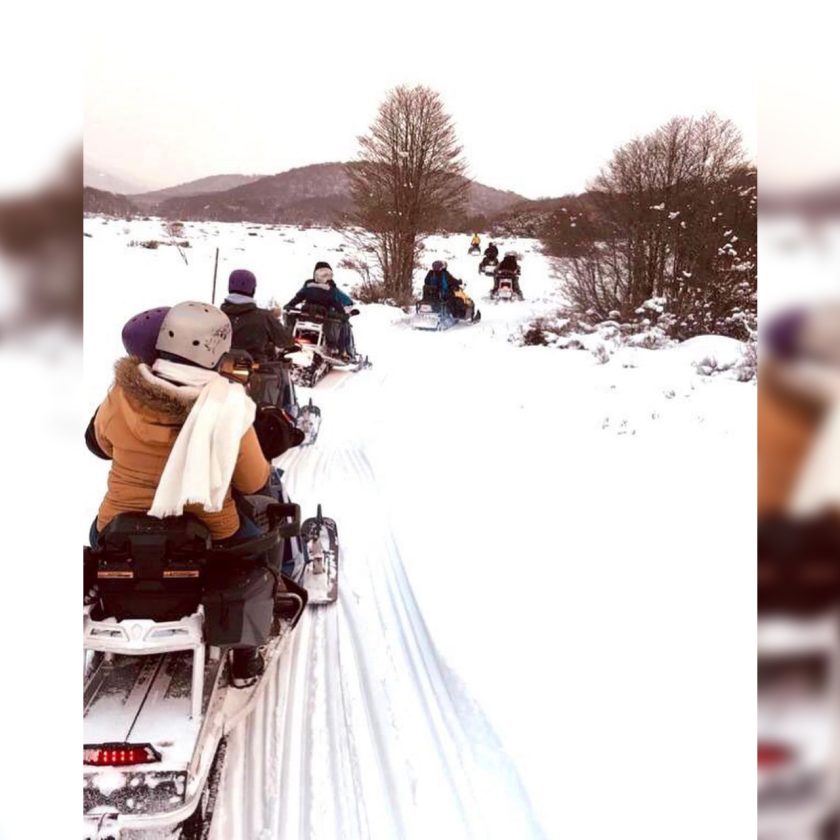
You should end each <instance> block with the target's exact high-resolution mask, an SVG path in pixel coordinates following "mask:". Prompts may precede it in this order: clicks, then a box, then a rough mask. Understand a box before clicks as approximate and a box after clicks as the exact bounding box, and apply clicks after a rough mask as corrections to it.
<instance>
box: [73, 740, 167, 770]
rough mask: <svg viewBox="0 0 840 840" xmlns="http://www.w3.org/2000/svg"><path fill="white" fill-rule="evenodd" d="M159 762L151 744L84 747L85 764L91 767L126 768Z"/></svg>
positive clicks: (158, 756) (158, 757)
mask: <svg viewBox="0 0 840 840" xmlns="http://www.w3.org/2000/svg"><path fill="white" fill-rule="evenodd" d="M153 761H160V753H159V752H158V751H157V750H156V749H155V748H154V747H153V746H152V745H151V744H99V745H97V746H93V745H90V744H86V745H85V760H84V763H85V764H90V765H92V766H93V767H127V766H128V765H130V764H150V763H151V762H153Z"/></svg>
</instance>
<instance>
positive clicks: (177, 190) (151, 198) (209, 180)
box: [131, 175, 264, 208]
mask: <svg viewBox="0 0 840 840" xmlns="http://www.w3.org/2000/svg"><path fill="white" fill-rule="evenodd" d="M262 177H264V176H263V175H210V176H208V177H206V178H199V179H198V180H197V181H187V182H185V183H183V184H178V185H177V186H175V187H166V188H165V189H162V190H152V191H151V192H144V193H140V194H139V195H132V196H131V200H132V201H134V202H135V203H136V204H138V205H139V206H140V207H148V208H151V207H155V206H156V205H158V204H160V203H161V202H163V201H166V200H167V199H169V198H183V197H185V196H195V195H205V194H207V193H215V192H224V191H225V190H231V189H234V188H235V187H239V186H242V185H243V184H251V183H253V182H254V181H258V180H259V179H260V178H262Z"/></svg>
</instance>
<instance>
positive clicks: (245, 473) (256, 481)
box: [94, 357, 271, 540]
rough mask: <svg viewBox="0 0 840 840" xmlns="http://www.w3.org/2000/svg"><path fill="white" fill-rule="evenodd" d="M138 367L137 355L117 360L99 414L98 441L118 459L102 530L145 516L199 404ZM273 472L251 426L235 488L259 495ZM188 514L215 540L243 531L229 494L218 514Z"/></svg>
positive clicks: (188, 509) (196, 509)
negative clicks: (130, 516) (127, 517)
mask: <svg viewBox="0 0 840 840" xmlns="http://www.w3.org/2000/svg"><path fill="white" fill-rule="evenodd" d="M137 366H138V360H137V359H135V358H132V357H125V358H123V359H120V360H119V361H118V362H117V364H116V367H115V379H114V386H113V388H112V389H111V390H110V391H109V393H108V396H107V397H106V398H105V401H104V402H103V403H102V405H100V406H99V409H98V410H97V412H96V419H95V421H94V431H95V434H96V440H97V442H98V443H99V446H100V447H101V448H102V450H103V451H104V452H105V453H107V454H108V455H110V456H111V458H112V459H113V461H112V463H111V471H110V472H109V473H108V492H107V494H106V495H105V498H104V500H103V501H102V504H101V505H100V508H99V516H98V517H97V520H96V527H97V530H99V531H101V530H102V529H103V528H104V527H105V526H106V525H107V524H108V523H109V522H110V521H111V520H112V519H113V518H114V517H115V516H116V515H117V514H118V513H124V512H128V511H143V512H145V511H147V510H148V509H149V508H150V507H151V505H152V500H153V499H154V496H155V490H156V489H157V486H158V482H159V481H160V477H161V475H162V473H163V468H164V467H165V466H166V461H167V458H168V457H169V452H170V451H171V449H172V447H173V446H174V444H175V439H176V438H177V437H178V432H179V431H180V429H181V426H182V425H183V423H184V421H185V420H186V419H187V415H188V414H189V412H190V409H191V408H192V404H193V402H194V399H193V398H188V397H183V396H181V395H176V394H175V393H173V392H172V390H166V389H165V388H164V387H160V388H159V387H157V386H156V385H154V384H153V383H151V382H149V381H148V380H146V379H145V378H144V377H143V376H142V375H141V373H140V371H139V370H138V367H137ZM270 470H271V467H270V465H269V463H268V461H266V459H265V457H264V456H263V453H262V449H260V444H259V441H258V440H257V435H256V433H255V432H254V427H253V426H251V428H249V429H248V431H247V432H246V433H245V434H244V435H243V436H242V442H241V443H240V445H239V457H238V459H237V462H236V467H235V469H234V471H233V479H232V482H231V483H232V486H233V487H235V488H236V489H237V490H239V491H240V492H242V493H255V492H256V491H257V490H259V489H260V488H261V487H263V486H264V485H265V483H266V482H267V481H268V476H269V472H270ZM184 510H185V512H189V513H194V514H196V516H198V517H199V518H200V519H202V520H203V521H204V522H205V523H206V524H207V526H208V527H209V528H210V533H211V534H212V536H213V539H215V540H220V539H224V538H225V537H230V536H231V535H233V534H234V533H236V531H237V529H238V528H239V514H238V513H237V511H236V506H235V504H234V502H233V499H232V497H231V493H230V490H228V492H227V495H226V497H225V502H224V505H223V507H222V510H220V511H218V512H217V513H207V512H206V511H205V510H204V508H202V507H201V506H200V505H188V506H187V507H186V508H184Z"/></svg>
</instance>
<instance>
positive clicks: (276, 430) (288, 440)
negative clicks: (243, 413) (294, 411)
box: [254, 403, 306, 461]
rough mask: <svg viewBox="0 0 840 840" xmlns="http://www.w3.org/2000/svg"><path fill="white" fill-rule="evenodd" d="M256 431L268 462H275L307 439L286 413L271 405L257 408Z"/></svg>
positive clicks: (265, 404)
mask: <svg viewBox="0 0 840 840" xmlns="http://www.w3.org/2000/svg"><path fill="white" fill-rule="evenodd" d="M254 431H255V432H256V433H257V440H258V441H259V442H260V448H261V449H262V451H263V455H264V456H265V459H266V460H267V461H272V460H274V459H275V458H277V457H279V456H280V455H282V454H283V453H284V452H285V451H286V450H288V449H291V448H292V447H293V446H300V444H302V443H303V441H304V439H305V438H306V435H305V434H304V433H303V432H302V431H301V430H300V429H298V428H297V426H295V424H294V423H293V422H292V421H291V419H289V417H288V415H287V414H286V413H285V412H284V411H282V410H281V409H279V408H277V406H276V405H271V404H270V403H260V404H259V405H258V406H257V413H256V415H255V416H254Z"/></svg>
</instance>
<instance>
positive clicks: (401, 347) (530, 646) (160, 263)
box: [81, 217, 755, 840]
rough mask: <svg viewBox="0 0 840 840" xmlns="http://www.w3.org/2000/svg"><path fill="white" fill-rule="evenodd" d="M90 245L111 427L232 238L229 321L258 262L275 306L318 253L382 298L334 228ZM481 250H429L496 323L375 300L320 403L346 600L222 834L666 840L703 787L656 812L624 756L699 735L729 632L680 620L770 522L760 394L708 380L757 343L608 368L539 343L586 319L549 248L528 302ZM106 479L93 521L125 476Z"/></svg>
mask: <svg viewBox="0 0 840 840" xmlns="http://www.w3.org/2000/svg"><path fill="white" fill-rule="evenodd" d="M84 228H85V232H86V233H88V234H90V237H88V238H86V239H85V307H86V312H85V337H84V342H85V398H86V401H87V404H88V405H89V406H90V410H91V411H93V409H94V407H95V406H96V405H97V404H98V403H99V402H100V401H101V399H102V397H103V395H104V393H105V391H106V389H107V387H108V385H109V383H110V379H111V369H112V365H113V362H114V360H115V358H117V357H118V356H119V355H120V354H121V350H122V348H121V343H120V329H121V327H122V324H123V323H124V321H125V320H127V318H128V317H129V316H131V315H133V314H134V313H136V312H137V311H139V310H141V309H145V308H149V307H152V306H158V305H164V304H172V303H175V302H177V301H180V300H185V299H204V300H209V299H210V295H211V286H212V275H213V258H214V252H215V248H216V247H219V248H220V260H219V271H218V289H217V292H216V299H215V300H216V303H217V304H218V303H220V302H221V300H222V299H223V298H224V293H225V288H226V278H227V275H228V273H229V272H230V271H231V270H232V269H234V268H249V269H251V270H253V271H254V272H255V273H256V275H257V278H258V283H259V285H258V290H257V299H258V300H259V301H261V302H264V303H265V302H267V301H268V300H269V299H270V298H273V299H276V300H277V301H279V302H280V303H284V302H285V301H286V300H288V299H289V298H290V297H291V296H292V295H293V294H294V292H295V291H296V290H297V289H298V288H299V286H300V285H301V284H302V282H303V280H304V279H305V278H306V277H309V276H311V271H312V268H313V265H314V263H315V262H316V260H320V259H325V260H327V261H329V262H330V263H331V264H332V266H333V268H334V269H335V270H336V280H337V282H338V284H339V286H342V287H344V288H345V289H349V288H350V287H352V286H353V285H354V284H355V282H356V278H355V277H354V276H353V275H352V273H350V272H347V271H342V270H341V269H340V268H338V263H339V262H340V260H341V258H342V256H345V255H347V254H348V252H347V251H345V246H343V245H342V244H341V237H340V234H338V233H336V232H333V231H325V230H308V231H300V230H298V229H296V228H291V227H282V228H272V227H262V226H258V225H235V224H231V225H226V224H215V223H189V224H186V225H185V229H184V235H183V237H181V238H183V239H185V240H187V241H188V242H189V245H190V247H188V248H184V249H183V250H182V251H180V252H179V250H178V249H177V248H176V247H174V246H172V245H165V244H162V245H160V247H158V248H157V249H155V250H151V249H147V248H143V247H137V246H132V245H131V243H132V242H137V241H143V240H151V239H160V240H166V236H165V235H164V234H163V232H162V225H161V223H160V222H159V221H156V220H151V221H146V222H131V223H125V222H118V221H113V220H110V221H109V220H104V219H101V218H96V217H91V218H87V219H85V222H84ZM467 244H468V239H467V237H463V236H462V237H458V236H452V237H434V238H432V239H431V240H429V242H428V243H427V257H428V262H431V260H432V259H435V258H443V259H447V260H448V261H449V267H450V270H452V272H453V273H454V274H455V275H456V276H458V277H461V278H463V279H465V280H466V281H467V282H468V287H467V291H468V292H469V293H470V294H471V295H472V296H473V297H474V298H475V299H476V300H477V302H478V305H479V307H480V308H481V310H482V315H483V317H482V320H481V322H480V323H479V324H478V325H476V326H471V327H456V328H454V329H452V330H450V331H448V332H445V333H439V334H438V333H422V332H418V331H413V330H411V329H410V328H409V326H408V323H407V316H405V315H404V314H403V313H402V312H401V311H400V310H397V309H393V308H388V307H384V306H378V305H371V306H365V307H361V309H362V314H361V315H360V316H358V317H357V318H355V319H354V322H353V323H354V329H355V337H356V344H357V347H358V349H359V350H360V351H361V352H362V353H366V354H368V355H369V356H370V359H371V361H372V362H373V367H372V368H371V369H370V370H366V371H363V372H361V373H358V374H355V375H352V374H343V373H332V374H330V375H329V376H328V377H327V378H326V379H325V380H324V381H323V382H322V383H321V384H319V385H318V386H317V387H316V388H315V389H313V390H312V392H311V394H312V396H313V398H314V401H315V403H316V404H318V405H319V406H320V407H321V409H322V411H323V425H322V428H321V434H320V437H319V439H318V442H317V444H316V445H315V446H314V447H313V448H311V449H305V450H293V451H292V452H289V453H287V454H286V455H284V456H283V457H282V458H281V459H279V461H278V464H279V465H280V466H281V467H282V468H283V469H284V470H286V480H287V482H288V486H289V488H290V491H291V494H292V498H293V499H294V500H295V501H298V502H299V503H300V504H301V507H302V509H303V511H304V514H305V515H306V514H308V513H309V512H311V511H312V510H314V506H315V504H316V503H318V502H322V503H323V505H324V511H325V513H326V514H327V515H329V516H332V517H334V518H335V519H336V520H337V522H338V526H339V529H340V534H341V539H342V547H343V557H344V565H343V572H342V575H343V577H342V581H341V592H340V596H339V602H338V604H337V605H335V606H334V607H330V608H328V609H325V610H321V611H318V612H315V611H311V612H309V613H307V615H306V616H305V618H304V620H303V621H302V622H301V625H300V627H299V631H298V632H297V634H296V636H295V638H294V639H293V645H292V650H291V653H290V655H289V657H287V658H286V659H285V660H284V661H283V662H281V663H280V667H279V668H278V671H277V673H276V675H274V676H272V677H271V680H270V682H269V683H268V685H267V686H266V691H265V694H264V696H263V698H262V701H261V703H260V705H259V707H258V708H257V710H256V711H255V713H254V715H253V717H252V718H251V720H250V721H249V722H248V724H247V725H246V726H245V727H243V728H242V729H241V730H240V731H238V732H237V733H236V734H235V736H234V737H233V739H232V741H231V748H230V749H229V752H228V763H227V765H226V771H225V778H224V780H223V788H222V792H221V794H220V798H221V802H220V807H219V809H218V811H217V818H216V820H215V821H214V830H213V834H212V836H213V838H214V839H215V840H222V838H224V840H229V839H230V840H252V838H259V840H269V838H272V839H273V838H282V840H298V838H310V837H311V838H325V840H330V839H331V838H339V837H340V838H348V840H353V838H415V837H417V838H421V837H422V838H424V840H426V838H429V837H438V838H462V837H463V838H467V837H470V838H472V837H474V838H499V840H502V838H504V840H513V838H537V837H543V836H548V837H558V838H559V837H574V840H580V838H582V837H593V838H595V837H598V838H603V837H605V836H606V835H604V833H603V832H602V831H599V824H600V823H599V816H598V815H599V812H601V811H602V810H603V809H604V806H605V803H607V802H608V803H609V806H610V809H611V810H613V809H614V810H616V811H621V810H622V809H624V812H625V813H626V814H627V818H628V819H629V820H640V819H641V818H642V812H644V813H645V817H644V818H645V819H646V820H647V821H648V825H649V826H650V829H651V830H650V832H649V834H650V836H667V834H666V832H665V829H664V826H665V825H668V824H671V825H672V826H673V821H674V820H676V818H677V815H678V814H680V813H681V812H682V817H683V818H684V816H685V812H684V811H683V810H682V809H684V808H685V807H686V806H687V804H688V803H689V801H690V797H689V794H691V795H692V796H693V795H694V794H696V791H693V792H691V791H686V798H685V800H684V801H680V800H679V798H675V799H673V801H671V800H670V799H669V801H668V802H667V803H664V804H661V807H660V806H659V805H658V807H657V809H655V810H656V812H655V813H650V814H648V813H647V812H646V811H645V806H646V803H640V802H638V801H636V800H634V799H631V798H629V797H628V795H627V794H626V792H625V785H623V783H622V779H623V778H625V777H626V774H627V773H632V756H628V755H615V754H613V752H612V750H611V744H613V743H616V742H620V743H622V744H627V743H629V742H633V743H637V744H638V748H639V749H643V748H644V745H645V743H646V739H645V729H646V727H649V726H652V725H657V726H662V727H670V728H671V729H672V730H673V731H676V730H677V729H678V728H680V729H682V728H684V721H682V718H681V708H680V698H681V696H682V693H683V692H688V691H690V690H691V683H692V680H693V673H694V672H693V669H694V666H695V665H696V664H697V663H698V662H702V661H703V658H704V657H705V656H706V655H707V654H706V642H707V639H708V634H709V633H715V629H714V626H713V623H710V625H709V626H703V627H697V628H690V629H688V630H686V629H685V628H682V627H681V625H680V622H682V621H683V620H684V618H683V609H682V607H681V604H682V602H683V599H685V598H690V597H695V596H699V594H700V592H703V591H706V590H704V588H703V587H704V586H705V584H704V583H702V581H700V582H698V575H699V576H700V578H702V580H707V579H715V578H717V579H719V580H725V577H726V570H727V568H728V566H729V565H730V564H732V563H735V562H738V563H741V562H743V558H739V557H732V556H729V555H728V554H727V551H726V546H725V545H721V544H720V543H719V537H720V534H725V533H726V531H727V528H731V527H735V526H736V525H737V524H738V523H739V522H742V521H743V518H744V516H745V515H749V511H750V509H751V507H752V505H753V499H754V478H753V476H754V428H755V409H754V402H755V390H754V385H753V384H752V383H743V382H738V381H736V380H735V379H734V378H730V377H727V376H726V375H723V374H721V375H716V376H704V375H701V373H699V372H698V370H697V367H696V365H697V363H699V362H702V361H703V360H704V359H707V358H709V357H710V356H716V355H721V356H723V355H725V354H727V353H728V354H731V353H732V352H733V350H734V351H735V352H737V351H738V348H737V347H734V348H733V345H732V342H729V341H728V340H726V341H721V340H719V339H716V338H713V337H701V338H700V339H696V340H694V341H693V342H686V343H685V344H684V345H680V346H677V347H674V348H672V349H668V350H659V351H652V350H643V349H639V348H626V349H624V350H620V351H618V352H616V353H615V354H614V355H613V356H612V357H611V358H610V359H609V361H607V362H606V363H600V362H599V359H598V358H596V356H595V355H594V354H593V353H592V352H589V351H588V350H586V349H583V350H558V349H556V348H549V347H519V346H516V345H515V344H514V343H512V342H510V341H509V340H508V339H509V337H510V336H511V335H512V334H513V333H515V332H516V331H517V330H518V328H519V326H520V325H521V324H523V323H525V322H527V321H528V320H530V319H531V318H533V317H535V316H537V315H547V314H550V313H551V312H552V311H553V310H554V308H556V306H557V305H558V304H559V303H560V302H561V296H560V292H559V289H558V281H557V279H556V277H554V276H553V272H552V268H551V266H550V265H549V263H548V261H547V260H546V258H544V257H543V256H542V255H541V254H540V253H539V251H538V246H537V243H536V242H535V241H532V240H518V241H507V242H504V243H503V245H502V250H504V249H505V248H509V247H513V248H515V249H516V250H518V251H520V252H521V253H522V254H523V255H524V258H523V271H522V290H523V293H524V295H525V297H526V300H525V301H524V302H521V303H519V302H518V303H510V304H494V303H491V302H489V301H488V300H485V299H484V297H485V296H486V294H487V292H488V291H489V289H490V286H491V281H490V279H489V278H485V277H480V276H479V275H478V274H477V263H478V259H477V258H475V257H468V256H467V255H466V250H467ZM416 279H417V283H418V284H419V283H420V281H421V279H422V275H420V274H418V276H417V278H416ZM300 396H301V397H303V398H307V397H308V396H309V392H307V391H305V390H304V389H300ZM86 470H87V472H86V476H87V477H88V480H86V482H85V485H84V489H85V491H86V497H87V503H88V513H89V517H88V520H87V521H88V522H89V520H90V519H91V518H93V516H94V515H95V511H96V508H97V506H98V503H99V500H100V498H101V496H102V492H103V489H104V481H105V475H106V473H107V465H106V464H102V463H99V462H94V460H93V459H91V460H90V463H89V464H87V466H86ZM686 511H691V512H692V514H691V516H690V517H688V516H686ZM689 518H690V520H691V521H693V522H696V529H693V530H692V532H691V533H686V531H685V523H686V521H687V520H688V519H689ZM712 525H714V528H711V527H709V526H712ZM81 536H82V537H85V536H86V526H85V531H83V532H82V535H81ZM628 547H629V550H628ZM640 587H650V588H653V589H654V590H661V591H662V593H663V599H662V600H663V606H662V608H661V609H660V610H659V611H658V612H657V613H656V614H655V615H645V614H640V613H639V611H638V610H637V609H636V607H635V605H634V604H633V603H632V601H631V599H630V598H629V597H628V596H629V595H631V594H632V593H633V592H634V591H639V588H640ZM742 594H743V593H727V592H726V588H725V586H724V587H722V589H721V594H720V597H721V598H723V599H727V598H736V597H738V598H740V597H741V596H742ZM747 597H750V596H749V595H748V596H747ZM648 600H649V598H648ZM712 610H713V606H710V611H712ZM663 618H664V619H665V621H666V623H665V624H664V625H663ZM677 626H680V627H681V632H680V633H677V634H674V635H676V636H678V637H679V638H680V639H681V640H682V641H683V642H684V643H685V644H686V645H688V647H687V648H686V647H683V648H681V649H680V650H679V651H675V650H674V649H673V647H671V646H670V644H671V643H670V642H669V636H670V635H671V634H670V633H669V629H672V628H675V627H677ZM610 628H612V629H610ZM616 628H621V629H620V632H616ZM581 639H584V640H585V644H580V640H581ZM652 668H669V669H672V670H673V675H674V692H673V695H672V696H667V697H657V698H651V697H650V696H648V695H647V694H646V692H645V690H644V686H645V675H646V672H647V669H652ZM593 720H598V721H599V722H600V726H599V728H598V730H597V731H593V730H592V729H587V728H586V726H584V725H581V721H584V722H586V725H588V726H590V727H591V721H593ZM628 732H629V733H631V734H630V735H628ZM694 737H695V736H693V735H692V734H691V733H690V732H687V733H685V734H684V736H683V737H682V738H681V739H677V738H675V739H673V743H664V744H660V743H659V742H657V745H656V748H657V749H658V750H661V751H663V754H662V756H661V759H662V761H663V762H668V761H669V760H673V761H674V762H676V761H677V760H678V759H681V758H683V757H684V756H683V750H684V749H686V748H687V747H688V745H689V744H690V745H691V748H692V749H695V750H696V751H700V752H702V751H704V750H711V749H713V745H712V744H707V743H704V742H701V741H698V740H692V738H694ZM628 738H629V741H628ZM660 740H663V741H665V742H667V741H669V739H660ZM678 742H679V743H678ZM671 751H673V752H671ZM631 789H632V786H631ZM654 793H655V792H654ZM710 801H711V800H710ZM648 804H649V803H648ZM657 821H660V822H661V824H659V823H657ZM681 822H682V820H681ZM581 825H589V826H590V828H589V831H588V833H587V832H586V831H582V830H581V828H580V827H581ZM677 833H678V832H677Z"/></svg>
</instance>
